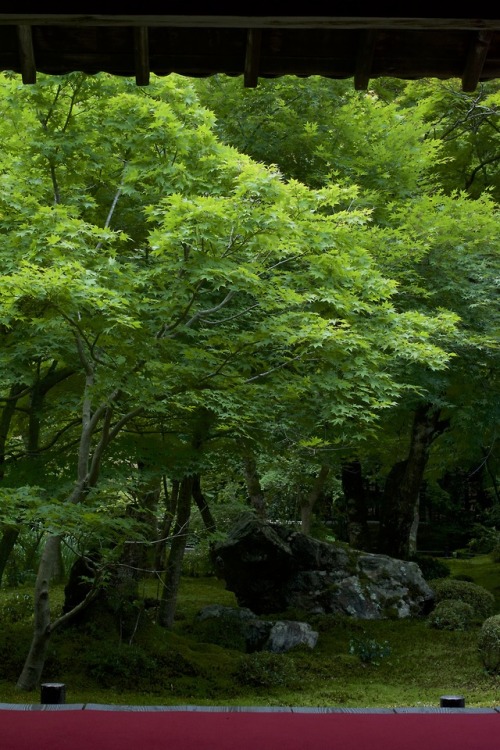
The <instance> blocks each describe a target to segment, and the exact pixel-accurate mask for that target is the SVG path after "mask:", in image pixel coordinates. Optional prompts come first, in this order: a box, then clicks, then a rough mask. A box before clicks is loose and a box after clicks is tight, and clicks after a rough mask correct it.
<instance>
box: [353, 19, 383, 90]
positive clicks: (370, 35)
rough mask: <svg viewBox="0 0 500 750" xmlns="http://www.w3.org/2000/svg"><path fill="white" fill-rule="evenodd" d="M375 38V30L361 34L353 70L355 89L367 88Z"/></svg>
mask: <svg viewBox="0 0 500 750" xmlns="http://www.w3.org/2000/svg"><path fill="white" fill-rule="evenodd" d="M376 40H377V32H376V31H364V32H363V33H362V34H361V40H360V44H359V48H358V54H357V56H356V66H355V71H354V88H355V89H356V91H366V89H367V88H368V84H369V82H370V75H371V72H372V64H373V55H374V52H375V42H376Z"/></svg>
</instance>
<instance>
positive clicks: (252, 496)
mask: <svg viewBox="0 0 500 750" xmlns="http://www.w3.org/2000/svg"><path fill="white" fill-rule="evenodd" d="M243 469H244V473H245V482H246V485H247V492H248V499H249V502H250V505H251V507H252V508H253V509H254V510H255V511H256V513H257V515H258V516H259V518H265V517H266V501H265V498H264V492H263V491H262V487H261V486H260V478H259V473H258V471H257V462H256V461H255V457H254V456H253V455H252V454H251V453H246V454H245V456H244V457H243Z"/></svg>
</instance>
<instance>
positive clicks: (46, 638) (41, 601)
mask: <svg viewBox="0 0 500 750" xmlns="http://www.w3.org/2000/svg"><path fill="white" fill-rule="evenodd" d="M59 551H60V537H59V536H56V535H53V536H50V537H48V539H47V541H46V542H45V547H44V549H43V552H42V556H41V559H40V564H39V566H38V574H37V577H36V582H35V591H34V599H35V601H34V610H35V623H34V631H33V639H32V641H31V647H30V650H29V653H28V656H27V657H26V661H25V663H24V667H23V670H22V672H21V675H20V677H19V679H18V681H17V688H18V689H19V690H35V688H37V687H38V685H39V682H40V678H41V676H42V671H43V667H44V664H45V659H46V656H47V648H48V645H49V642H50V634H51V629H50V600H49V583H50V579H51V578H52V574H53V571H54V568H55V566H56V564H57V558H58V556H59Z"/></svg>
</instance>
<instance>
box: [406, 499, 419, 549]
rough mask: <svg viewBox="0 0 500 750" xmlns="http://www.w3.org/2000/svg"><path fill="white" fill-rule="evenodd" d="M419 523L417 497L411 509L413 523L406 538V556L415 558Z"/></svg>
mask: <svg viewBox="0 0 500 750" xmlns="http://www.w3.org/2000/svg"><path fill="white" fill-rule="evenodd" d="M419 523H420V497H417V500H416V502H415V508H414V509H413V521H412V524H411V527H410V534H409V537H408V555H409V556H410V557H415V555H416V554H417V536H418V525H419Z"/></svg>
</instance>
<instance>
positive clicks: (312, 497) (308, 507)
mask: <svg viewBox="0 0 500 750" xmlns="http://www.w3.org/2000/svg"><path fill="white" fill-rule="evenodd" d="M329 473H330V467H329V466H325V465H323V466H321V468H320V470H319V472H318V476H317V477H316V479H315V480H314V484H313V486H312V487H311V490H310V492H309V493H308V495H307V497H306V498H305V499H304V500H303V501H302V502H301V504H300V520H301V522H302V528H301V531H302V533H303V534H310V533H311V519H312V513H313V509H314V506H315V505H316V502H317V500H318V498H319V496H320V495H321V492H322V490H323V487H324V486H325V482H326V480H327V478H328V474H329Z"/></svg>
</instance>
